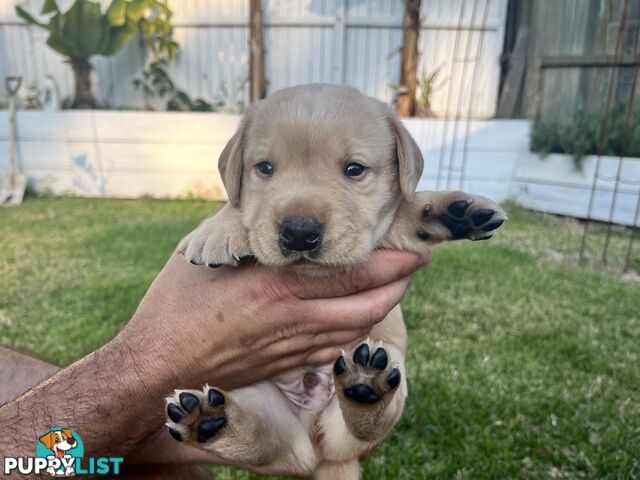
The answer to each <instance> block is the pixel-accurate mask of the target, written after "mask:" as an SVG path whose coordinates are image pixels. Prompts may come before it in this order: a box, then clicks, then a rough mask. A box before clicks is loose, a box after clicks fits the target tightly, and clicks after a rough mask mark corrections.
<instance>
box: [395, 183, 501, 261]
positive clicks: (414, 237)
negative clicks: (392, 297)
mask: <svg viewBox="0 0 640 480" xmlns="http://www.w3.org/2000/svg"><path fill="white" fill-rule="evenodd" d="M506 219H507V214H506V213H505V212H504V210H502V208H501V207H500V205H498V204H497V203H495V202H492V201H491V200H489V199H488V198H485V197H482V196H480V195H470V194H468V193H465V192H417V193H416V194H415V197H414V199H413V200H412V201H410V202H408V201H405V202H404V203H403V204H402V205H401V206H400V209H399V210H398V212H397V214H396V217H395V218H394V221H393V223H392V224H391V227H390V228H389V231H388V232H387V234H386V235H385V237H384V240H383V244H382V246H383V247H386V248H395V249H399V250H408V251H411V252H418V253H424V252H426V251H429V250H430V248H431V246H432V245H434V244H436V243H440V242H444V241H446V240H460V239H463V238H466V239H469V240H487V239H489V238H491V237H493V236H494V235H495V233H496V230H497V229H498V228H500V226H501V225H502V224H503V223H504V221H505V220H506Z"/></svg>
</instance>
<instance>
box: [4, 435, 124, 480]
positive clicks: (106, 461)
mask: <svg viewBox="0 0 640 480" xmlns="http://www.w3.org/2000/svg"><path fill="white" fill-rule="evenodd" d="M85 460H86V461H85ZM122 461H123V459H122V458H121V457H99V458H93V457H89V458H87V459H84V444H83V443H82V439H81V438H80V435H78V433H77V432H74V431H73V430H71V429H70V428H66V427H54V428H51V429H49V430H47V431H46V432H45V433H44V434H42V435H41V436H40V438H38V443H37V445H36V456H35V457H19V458H11V457H7V458H5V459H4V474H5V475H10V474H11V473H20V474H22V475H28V474H34V475H38V474H41V473H47V474H49V475H51V476H52V477H74V476H76V475H118V474H119V473H120V464H121V463H122Z"/></svg>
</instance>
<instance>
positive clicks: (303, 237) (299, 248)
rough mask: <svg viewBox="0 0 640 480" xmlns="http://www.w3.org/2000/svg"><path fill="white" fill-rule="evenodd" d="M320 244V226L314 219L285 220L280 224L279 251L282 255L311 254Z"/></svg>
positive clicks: (296, 218) (297, 218)
mask: <svg viewBox="0 0 640 480" xmlns="http://www.w3.org/2000/svg"><path fill="white" fill-rule="evenodd" d="M321 243H322V225H320V224H319V223H318V221H317V220H315V219H314V218H302V217H293V218H286V219H285V220H283V222H282V223H281V224H280V249H281V250H282V252H283V253H285V254H286V253H289V252H311V251H313V250H316V249H317V248H318V247H320V244H321Z"/></svg>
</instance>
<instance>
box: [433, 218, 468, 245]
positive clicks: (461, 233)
mask: <svg viewBox="0 0 640 480" xmlns="http://www.w3.org/2000/svg"><path fill="white" fill-rule="evenodd" d="M440 221H441V222H442V224H443V225H444V226H445V227H447V228H448V229H449V230H450V231H451V235H452V236H453V239H454V240H458V239H460V238H466V237H467V236H468V235H469V231H470V230H471V227H469V222H467V221H466V220H463V221H461V220H455V219H453V218H451V217H450V216H449V215H440Z"/></svg>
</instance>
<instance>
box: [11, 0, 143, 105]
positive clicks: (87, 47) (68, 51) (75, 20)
mask: <svg viewBox="0 0 640 480" xmlns="http://www.w3.org/2000/svg"><path fill="white" fill-rule="evenodd" d="M153 3H154V0H113V1H112V2H111V4H110V5H109V7H108V8H107V11H106V12H105V13H104V14H103V13H102V12H101V8H100V4H99V3H98V2H93V1H90V0H76V1H75V2H74V3H73V5H71V7H70V8H69V9H68V10H67V11H66V12H64V13H63V12H61V11H60V8H59V7H58V4H57V3H56V0H46V1H45V2H44V5H43V7H42V12H41V15H51V16H50V17H49V18H48V23H42V22H39V21H38V20H36V19H35V18H34V17H33V15H31V14H30V13H28V12H27V11H26V10H24V9H23V8H22V7H20V6H16V13H17V14H18V15H19V16H20V17H21V18H23V19H24V20H25V21H26V22H27V23H29V24H31V25H37V26H39V27H42V28H44V29H45V30H47V31H48V32H49V37H48V39H47V45H49V46H50V47H51V48H53V49H54V50H55V51H56V52H58V53H60V54H61V55H64V56H65V57H66V58H67V60H68V62H69V63H70V64H71V68H73V73H74V80H75V94H74V99H73V103H72V105H71V106H72V108H94V107H96V99H95V97H94V96H93V93H92V92H91V80H90V73H91V69H92V66H91V63H90V59H91V57H92V56H94V55H105V56H111V55H114V54H115V53H117V52H118V51H119V50H120V49H121V48H122V47H124V46H125V45H126V44H127V42H128V41H129V40H130V39H131V37H132V36H133V35H135V33H136V32H137V27H138V23H139V22H140V21H141V20H142V19H143V17H144V14H145V10H146V9H147V8H149V7H151V6H152V5H153Z"/></svg>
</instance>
